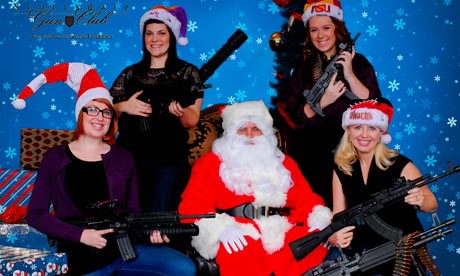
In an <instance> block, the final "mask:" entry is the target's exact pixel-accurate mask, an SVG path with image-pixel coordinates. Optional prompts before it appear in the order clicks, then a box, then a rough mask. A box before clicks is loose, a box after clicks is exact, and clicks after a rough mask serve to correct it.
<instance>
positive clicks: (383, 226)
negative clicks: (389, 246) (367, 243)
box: [364, 213, 403, 241]
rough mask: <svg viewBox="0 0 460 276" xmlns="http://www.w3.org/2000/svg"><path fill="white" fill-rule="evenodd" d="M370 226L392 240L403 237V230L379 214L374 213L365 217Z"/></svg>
mask: <svg viewBox="0 0 460 276" xmlns="http://www.w3.org/2000/svg"><path fill="white" fill-rule="evenodd" d="M364 221H365V222H366V223H367V225H369V227H370V228H371V229H372V230H374V231H375V232H376V233H377V234H379V235H380V236H382V237H384V238H386V239H387V240H390V241H397V240H399V239H401V237H402V234H403V231H402V230H401V229H399V228H396V227H393V226H391V225H389V224H387V223H386V222H384V221H383V220H382V219H381V218H380V217H379V216H377V214H375V213H373V214H371V215H369V216H367V217H365V218H364Z"/></svg>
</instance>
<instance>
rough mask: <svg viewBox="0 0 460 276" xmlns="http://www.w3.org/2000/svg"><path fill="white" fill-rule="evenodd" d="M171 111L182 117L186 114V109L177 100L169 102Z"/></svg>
mask: <svg viewBox="0 0 460 276" xmlns="http://www.w3.org/2000/svg"><path fill="white" fill-rule="evenodd" d="M168 108H169V113H171V114H173V115H175V116H177V117H181V116H182V115H184V109H183V108H182V106H181V105H180V104H179V103H178V102H177V101H172V102H171V103H170V104H169V107H168Z"/></svg>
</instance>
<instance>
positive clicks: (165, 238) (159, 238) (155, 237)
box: [150, 230, 169, 244]
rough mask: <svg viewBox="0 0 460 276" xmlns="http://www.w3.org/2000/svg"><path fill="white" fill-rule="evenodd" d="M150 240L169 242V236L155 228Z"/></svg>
mask: <svg viewBox="0 0 460 276" xmlns="http://www.w3.org/2000/svg"><path fill="white" fill-rule="evenodd" d="M150 242H151V243H154V244H159V243H169V238H168V236H166V235H161V233H160V231H158V230H153V231H152V233H151V234H150Z"/></svg>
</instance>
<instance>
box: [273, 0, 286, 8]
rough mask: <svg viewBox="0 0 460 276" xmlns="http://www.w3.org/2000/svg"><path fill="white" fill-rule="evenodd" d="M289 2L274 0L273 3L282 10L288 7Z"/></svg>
mask: <svg viewBox="0 0 460 276" xmlns="http://www.w3.org/2000/svg"><path fill="white" fill-rule="evenodd" d="M289 2H290V1H289V0H273V3H275V4H276V5H277V6H278V7H280V8H284V7H286V6H287V4H289Z"/></svg>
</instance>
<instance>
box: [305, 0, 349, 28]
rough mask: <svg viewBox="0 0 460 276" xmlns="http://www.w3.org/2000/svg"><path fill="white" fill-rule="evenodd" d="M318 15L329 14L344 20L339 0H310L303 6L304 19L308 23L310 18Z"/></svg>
mask: <svg viewBox="0 0 460 276" xmlns="http://www.w3.org/2000/svg"><path fill="white" fill-rule="evenodd" d="M316 15H327V16H332V17H335V18H337V19H338V20H340V21H343V10H342V5H341V4H340V1H339V0H323V1H318V0H308V1H307V3H306V4H305V6H304V8H303V15H302V21H303V24H304V25H306V24H307V22H308V19H310V18H311V17H313V16H316Z"/></svg>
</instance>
